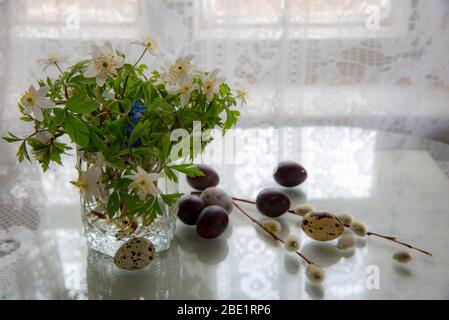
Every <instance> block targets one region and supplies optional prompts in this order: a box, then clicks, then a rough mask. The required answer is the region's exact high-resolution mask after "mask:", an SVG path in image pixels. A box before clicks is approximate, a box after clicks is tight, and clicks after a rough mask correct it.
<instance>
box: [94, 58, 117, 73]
mask: <svg viewBox="0 0 449 320" xmlns="http://www.w3.org/2000/svg"><path fill="white" fill-rule="evenodd" d="M112 59H113V57H109V56H106V55H101V56H99V57H97V58H96V59H95V67H96V68H97V69H99V70H101V72H102V73H108V72H109V71H110V70H111V67H112Z"/></svg>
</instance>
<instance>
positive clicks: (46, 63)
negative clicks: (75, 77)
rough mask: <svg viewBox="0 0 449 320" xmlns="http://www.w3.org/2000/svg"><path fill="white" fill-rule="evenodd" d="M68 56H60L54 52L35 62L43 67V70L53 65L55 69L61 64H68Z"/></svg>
mask: <svg viewBox="0 0 449 320" xmlns="http://www.w3.org/2000/svg"><path fill="white" fill-rule="evenodd" d="M68 57H69V56H68V55H60V54H59V53H56V52H49V53H48V54H47V56H46V57H45V58H42V59H39V60H37V63H39V64H40V65H41V66H43V70H44V71H45V70H47V69H48V68H49V67H51V66H53V65H55V66H56V67H57V68H59V66H60V65H61V64H63V63H69V61H68V60H67V59H68Z"/></svg>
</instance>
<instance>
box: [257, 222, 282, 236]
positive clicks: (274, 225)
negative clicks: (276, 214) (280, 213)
mask: <svg viewBox="0 0 449 320" xmlns="http://www.w3.org/2000/svg"><path fill="white" fill-rule="evenodd" d="M262 225H263V226H264V227H265V229H267V230H268V231H269V232H271V233H273V234H277V233H279V232H281V229H282V227H281V224H280V223H279V222H278V221H276V220H273V219H269V220H265V221H263V222H262Z"/></svg>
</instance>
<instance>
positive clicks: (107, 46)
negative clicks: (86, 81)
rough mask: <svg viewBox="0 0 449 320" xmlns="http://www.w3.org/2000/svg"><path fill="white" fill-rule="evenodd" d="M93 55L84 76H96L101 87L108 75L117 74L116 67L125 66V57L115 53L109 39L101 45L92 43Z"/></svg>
mask: <svg viewBox="0 0 449 320" xmlns="http://www.w3.org/2000/svg"><path fill="white" fill-rule="evenodd" d="M91 55H92V60H90V62H89V64H88V65H87V69H86V71H85V72H84V76H85V77H86V78H92V77H96V81H97V85H98V86H99V87H102V86H103V85H104V83H105V82H106V79H107V78H108V76H113V77H115V76H116V75H117V71H116V69H118V68H121V67H123V65H124V64H125V59H123V58H122V57H119V56H116V55H115V54H114V52H113V51H112V45H111V43H110V42H109V41H106V42H105V43H104V45H103V46H101V47H97V46H96V45H92V46H91Z"/></svg>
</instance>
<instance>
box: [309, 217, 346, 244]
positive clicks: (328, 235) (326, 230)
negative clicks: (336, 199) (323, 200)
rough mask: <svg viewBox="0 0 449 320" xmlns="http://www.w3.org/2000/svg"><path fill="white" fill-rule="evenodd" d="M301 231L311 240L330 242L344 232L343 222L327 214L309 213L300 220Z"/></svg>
mask: <svg viewBox="0 0 449 320" xmlns="http://www.w3.org/2000/svg"><path fill="white" fill-rule="evenodd" d="M301 227H302V230H304V232H305V233H306V234H307V235H308V236H309V237H310V238H312V239H314V240H318V241H330V240H334V239H336V238H338V237H339V236H340V235H341V234H342V233H343V231H344V229H345V227H344V225H343V222H341V221H340V219H338V218H337V217H336V216H334V215H333V214H331V213H328V212H319V211H311V212H309V213H307V214H306V215H305V216H304V218H303V219H302V223H301Z"/></svg>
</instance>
